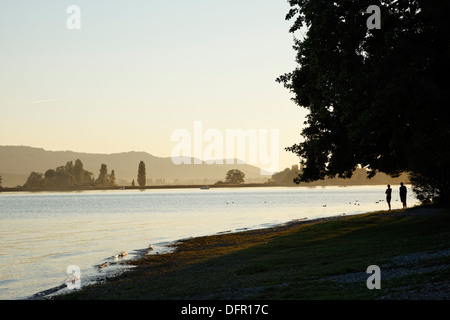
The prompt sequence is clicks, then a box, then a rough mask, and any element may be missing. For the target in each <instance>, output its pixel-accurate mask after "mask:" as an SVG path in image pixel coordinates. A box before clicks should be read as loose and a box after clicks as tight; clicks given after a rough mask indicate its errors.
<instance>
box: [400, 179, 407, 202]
mask: <svg viewBox="0 0 450 320" xmlns="http://www.w3.org/2000/svg"><path fill="white" fill-rule="evenodd" d="M406 192H407V191H406V187H405V186H404V185H403V182H400V200H401V201H402V204H403V209H406Z"/></svg>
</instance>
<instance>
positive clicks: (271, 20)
mask: <svg viewBox="0 0 450 320" xmlns="http://www.w3.org/2000/svg"><path fill="white" fill-rule="evenodd" d="M71 5H75V6H77V7H78V8H79V9H80V19H79V20H76V21H78V22H79V25H80V29H70V28H68V27H67V21H68V20H69V21H72V22H73V21H74V20H72V18H74V16H73V12H70V13H67V8H68V7H69V6H71ZM288 10H289V4H288V2H287V0H190V1H185V0H171V1H163V0H133V1H125V0H95V1H92V0H89V1H87V0H86V1H82V0H71V1H65V0H40V1H35V0H26V1H25V0H7V1H2V4H1V10H0V145H24V146H32V147H39V148H44V149H46V150H53V151H59V150H72V151H76V152H93V153H116V152H127V151H145V152H148V153H150V154H153V155H155V156H160V157H168V156H171V152H172V150H173V149H174V147H175V146H176V145H177V141H174V140H172V135H173V133H174V132H176V131H177V130H180V129H184V130H187V131H188V132H191V133H192V136H194V134H195V130H194V123H195V122H196V121H197V123H198V122H201V123H202V127H203V130H208V129H213V130H216V131H219V132H222V133H223V134H224V139H225V132H226V130H234V129H243V130H260V129H263V130H269V131H270V130H278V132H279V138H278V141H277V142H278V149H279V151H278V156H279V161H278V162H279V168H280V170H283V169H284V168H286V167H290V166H291V165H292V164H296V163H298V158H297V157H296V156H295V155H294V154H292V153H290V152H287V151H285V150H284V148H285V147H288V146H291V145H293V144H295V143H298V142H300V140H301V136H300V131H301V128H302V126H303V122H304V121H305V115H306V111H305V109H303V108H300V107H299V106H297V105H295V104H294V103H293V102H292V101H291V97H292V94H291V93H290V92H289V91H288V90H287V89H285V88H284V87H283V86H282V85H281V84H279V83H277V82H276V81H275V79H276V78H277V77H278V76H280V75H282V74H284V73H286V72H290V71H292V70H294V68H295V67H296V63H295V51H294V49H293V48H292V46H293V35H292V34H290V33H289V27H290V25H291V24H292V22H291V21H285V16H286V13H287V12H288ZM75 18H76V17H75ZM258 132H259V131H258ZM192 139H194V138H193V137H192ZM205 145H207V143H206V142H205ZM204 160H206V159H204Z"/></svg>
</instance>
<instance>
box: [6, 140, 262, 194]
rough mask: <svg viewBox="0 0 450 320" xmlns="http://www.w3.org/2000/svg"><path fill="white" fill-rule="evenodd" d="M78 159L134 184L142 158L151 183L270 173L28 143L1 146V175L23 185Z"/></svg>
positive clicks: (244, 167)
mask: <svg viewBox="0 0 450 320" xmlns="http://www.w3.org/2000/svg"><path fill="white" fill-rule="evenodd" d="M76 159H80V160H81V161H82V162H83V165H84V169H85V170H88V171H91V172H92V173H93V174H94V175H95V176H97V175H98V174H99V170H100V165H101V164H102V163H104V164H106V165H107V167H108V172H111V170H114V171H115V175H116V179H117V182H118V183H119V185H127V184H130V183H131V181H132V180H133V179H135V180H136V179H137V172H138V165H139V162H140V161H141V160H142V161H144V162H145V166H146V173H147V181H148V182H147V184H152V183H153V184H173V183H176V184H212V183H215V182H217V181H218V180H224V179H225V175H226V173H227V172H228V170H230V169H239V170H241V171H242V172H244V173H245V177H246V178H245V181H246V182H253V183H258V182H265V181H267V179H268V178H269V177H270V176H262V175H261V174H260V173H261V172H260V168H258V167H255V166H252V165H248V164H224V165H218V164H211V165H208V164H205V163H203V164H195V165H194V164H192V165H187V164H181V165H176V164H174V163H173V162H172V159H171V158H170V157H166V158H163V157H156V156H153V155H151V154H149V153H147V152H135V151H131V152H122V153H113V154H101V153H81V152H73V151H48V150H44V149H42V148H34V147H27V146H0V176H2V178H3V186H4V187H15V186H17V185H23V184H24V183H25V181H26V179H27V177H28V176H29V175H30V173H31V172H32V171H35V172H40V173H45V171H47V170H48V169H55V168H56V167H59V166H63V165H65V164H66V163H67V162H68V161H73V162H75V160H76ZM192 163H193V161H192ZM235 163H236V162H235Z"/></svg>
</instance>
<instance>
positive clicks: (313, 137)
mask: <svg viewBox="0 0 450 320" xmlns="http://www.w3.org/2000/svg"><path fill="white" fill-rule="evenodd" d="M289 3H290V5H291V10H290V11H289V13H288V14H287V16H286V19H288V20H292V21H293V25H292V27H291V30H290V31H291V32H293V33H297V32H299V31H302V30H307V32H306V34H305V36H304V37H303V38H302V39H295V41H294V42H295V43H294V48H295V50H296V51H297V57H296V61H297V63H298V67H297V68H296V69H295V70H294V71H292V72H290V73H286V74H284V75H282V76H280V77H279V78H278V79H277V81H279V82H281V83H283V84H284V85H285V87H286V88H288V89H289V90H290V91H291V93H293V101H294V102H295V103H296V104H298V105H299V106H301V107H304V108H306V109H307V110H308V111H309V114H308V116H307V119H306V121H305V123H304V124H305V126H304V128H303V130H302V136H303V140H302V141H301V142H300V143H298V144H295V145H293V146H291V147H289V148H287V150H289V151H292V152H294V153H295V154H297V155H298V156H299V157H300V162H301V164H302V165H303V168H304V170H303V172H302V173H301V174H300V175H299V176H298V177H297V178H296V182H300V181H314V180H319V179H324V178H325V177H327V176H335V175H338V176H339V177H344V178H348V177H351V175H352V173H353V171H354V170H355V168H356V166H357V165H361V166H363V167H365V168H367V169H368V170H369V177H372V176H373V175H374V174H375V173H376V172H377V171H381V172H384V173H387V174H389V175H391V176H397V175H398V174H399V173H401V172H410V173H411V175H412V177H413V179H411V181H412V182H413V183H415V184H416V185H415V190H416V191H417V192H420V189H421V187H420V184H421V183H425V185H428V186H432V188H433V190H434V192H435V194H438V195H439V196H440V197H441V198H446V199H448V198H449V194H450V192H449V191H450V190H449V181H450V167H449V166H448V164H449V163H448V162H449V159H450V126H449V123H450V116H449V115H450V113H449V112H448V110H447V109H448V105H449V102H450V99H449V98H450V97H449V95H450V90H449V88H450V83H449V81H450V78H449V77H448V75H449V74H450V45H449V44H450V41H449V37H450V28H449V26H450V19H448V17H447V15H448V12H450V2H449V1H445V0H402V1H397V0H386V1H379V0H378V1H373V0H353V1H329V0H290V1H289ZM369 5H378V6H379V7H380V8H381V29H371V30H369V29H368V28H367V25H366V22H367V19H368V18H369V16H370V14H367V13H366V9H367V8H368V7H369ZM302 28H305V29H302ZM414 177H416V178H417V177H420V179H414Z"/></svg>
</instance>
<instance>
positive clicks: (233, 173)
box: [225, 169, 245, 184]
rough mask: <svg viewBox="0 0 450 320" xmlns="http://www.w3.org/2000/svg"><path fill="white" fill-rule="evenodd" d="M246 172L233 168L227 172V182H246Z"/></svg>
mask: <svg viewBox="0 0 450 320" xmlns="http://www.w3.org/2000/svg"><path fill="white" fill-rule="evenodd" d="M244 178H245V173H243V172H242V171H240V170H238V169H231V170H229V171H228V172H227V175H226V177H225V183H229V184H241V183H244Z"/></svg>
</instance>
